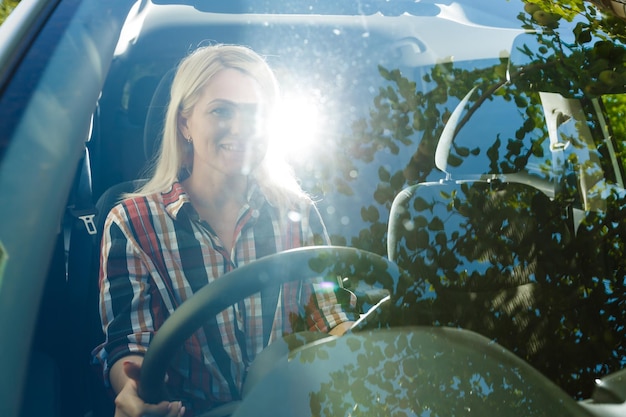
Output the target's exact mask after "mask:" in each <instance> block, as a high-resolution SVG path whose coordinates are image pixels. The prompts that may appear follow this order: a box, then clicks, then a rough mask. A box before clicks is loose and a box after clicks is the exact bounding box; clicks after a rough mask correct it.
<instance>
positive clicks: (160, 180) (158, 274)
mask: <svg viewBox="0 0 626 417" xmlns="http://www.w3.org/2000/svg"><path fill="white" fill-rule="evenodd" d="M277 97H278V92H277V83H276V80H275V77H274V75H273V73H272V71H271V70H270V68H269V67H268V65H267V64H266V62H265V61H264V60H263V59H262V58H261V57H260V56H259V55H257V54H256V53H254V52H253V51H251V50H250V49H248V48H245V47H242V46H235V45H215V46H209V47H204V48H200V49H198V50H196V51H195V52H194V53H192V54H191V55H189V56H188V57H186V58H185V59H183V61H182V62H181V63H180V65H179V67H178V70H177V73H176V76H175V78H174V81H173V84H172V88H171V97H170V103H169V106H168V110H167V113H166V120H165V127H164V134H163V142H162V147H161V151H160V155H159V158H158V160H157V163H156V166H155V169H154V174H153V176H152V177H151V179H150V180H149V181H148V182H147V183H146V184H145V185H144V186H143V187H142V188H141V189H140V190H138V191H137V192H136V193H134V194H132V195H129V196H127V198H126V199H125V200H124V201H122V202H121V203H120V204H118V205H117V206H116V207H114V208H113V210H111V212H110V213H109V215H108V216H107V220H106V223H105V228H104V233H103V241H102V250H101V268H100V281H101V285H100V286H101V298H100V307H101V308H100V309H101V316H102V324H103V329H104V331H105V334H106V341H105V342H104V344H103V345H102V346H100V347H99V348H98V349H97V350H96V356H97V358H98V359H99V360H100V361H101V363H102V364H103V366H104V374H105V380H106V381H107V383H109V384H110V386H111V388H112V389H113V390H114V391H115V393H116V394H117V396H116V401H115V403H116V414H115V415H116V416H141V415H146V414H147V415H166V416H177V415H182V414H183V413H185V410H187V413H186V414H188V415H189V414H191V413H192V412H193V410H202V411H204V410H206V409H210V408H212V407H215V406H217V405H219V404H222V403H227V402H230V401H233V400H236V399H238V398H239V391H240V389H241V384H242V381H243V378H244V377H245V372H246V369H247V367H248V365H249V364H250V362H251V361H252V360H253V359H254V356H255V355H256V354H257V353H259V352H260V351H261V350H262V349H263V348H264V347H265V346H266V345H267V343H271V341H272V340H275V339H276V338H278V337H281V336H282V335H284V334H287V333H290V332H293V331H296V330H302V329H309V330H316V329H317V330H320V331H325V332H330V333H331V334H341V333H343V332H344V331H345V330H346V329H347V328H349V327H350V325H351V321H352V320H354V318H355V317H354V314H353V313H352V312H351V310H352V308H353V307H354V304H355V303H354V299H353V298H350V302H349V304H350V305H348V306H344V305H341V304H340V302H339V301H338V299H337V297H336V295H335V292H334V291H332V290H331V291H328V290H325V289H324V288H323V287H315V286H314V285H311V286H310V287H309V286H305V287H304V288H305V289H304V290H299V289H298V288H299V287H297V286H294V284H285V285H283V286H282V287H281V292H280V295H279V296H277V300H276V302H275V305H276V309H275V311H274V310H273V311H272V315H273V322H272V321H270V322H271V323H272V324H271V328H268V327H269V326H267V325H265V326H264V321H263V320H262V317H261V316H262V313H263V312H262V311H261V305H262V303H261V301H260V295H258V294H257V295H256V296H253V297H251V298H250V299H249V300H248V302H242V303H239V304H238V305H235V306H232V307H231V308H229V309H227V310H225V311H224V312H222V313H221V314H220V315H218V317H217V318H216V319H215V320H213V321H212V322H209V323H208V324H207V325H206V326H204V328H203V329H201V330H199V331H198V332H196V334H194V336H193V337H192V338H191V339H190V340H189V341H187V343H185V349H184V353H183V354H181V355H179V356H178V357H176V358H175V359H174V361H173V364H172V365H171V367H170V369H169V371H168V387H169V388H170V389H171V390H172V392H173V393H174V394H175V395H176V396H177V398H181V399H182V402H179V401H176V402H162V403H160V404H156V405H153V404H145V403H144V402H143V401H142V400H141V399H140V398H139V396H138V395H137V383H138V377H139V370H140V367H141V363H142V358H143V354H144V353H145V352H146V350H147V349H148V346H149V343H150V340H151V338H152V335H153V334H154V332H156V331H157V330H158V328H159V326H160V325H161V324H162V323H163V321H164V320H165V318H166V317H167V316H168V315H169V314H171V313H172V311H174V310H175V309H176V307H177V306H179V305H180V304H181V303H182V302H184V301H185V300H186V299H188V298H189V297H191V295H192V294H193V293H194V292H196V291H197V290H198V289H200V288H201V287H203V286H204V285H206V284H207V283H209V282H211V281H213V280H214V279H217V278H219V277H220V276H221V275H222V274H224V273H226V272H228V271H230V270H232V269H234V268H236V267H238V266H241V265H243V264H246V263H249V262H251V261H254V260H255V259H258V258H260V257H262V256H265V255H269V254H272V253H275V252H279V251H282V250H286V249H291V248H295V247H299V246H304V245H312V244H320V243H327V242H328V237H327V235H326V231H325V228H324V226H323V224H322V222H321V219H320V218H319V215H318V213H317V211H316V209H315V206H314V205H313V203H312V201H311V199H310V198H309V197H308V196H307V195H306V194H305V193H304V192H303V191H302V190H301V189H300V187H299V185H298V183H297V181H296V179H295V178H294V176H293V174H292V173H291V171H290V170H289V169H288V167H287V166H286V164H284V163H281V162H280V161H279V160H278V159H276V158H275V157H273V152H272V149H271V143H270V141H269V138H268V134H267V131H268V128H267V127H268V123H267V118H268V115H269V114H270V112H271V109H272V107H273V105H274V103H275V101H276V100H277ZM294 294H297V296H294ZM278 299H280V302H279V300H278ZM302 300H304V302H303V303H304V305H305V306H304V307H301V305H302V304H300V305H298V302H299V301H302ZM303 309H304V310H305V312H306V314H305V316H304V317H303V318H302V319H301V320H294V319H293V317H294V313H296V312H298V311H302V310H303ZM266 323H267V322H266ZM264 327H265V328H264Z"/></svg>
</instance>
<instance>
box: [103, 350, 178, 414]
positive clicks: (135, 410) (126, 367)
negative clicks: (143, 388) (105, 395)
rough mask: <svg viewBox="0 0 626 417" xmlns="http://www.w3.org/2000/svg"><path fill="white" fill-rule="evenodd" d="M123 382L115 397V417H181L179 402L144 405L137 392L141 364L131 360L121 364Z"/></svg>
mask: <svg viewBox="0 0 626 417" xmlns="http://www.w3.org/2000/svg"><path fill="white" fill-rule="evenodd" d="M122 370H123V373H124V376H125V378H124V379H125V382H124V383H123V386H122V388H121V390H120V391H119V392H118V394H117V397H115V417H148V416H149V417H161V416H163V417H182V416H183V414H184V413H185V407H184V406H183V405H182V403H181V402H180V401H176V402H168V401H161V402H160V403H158V404H146V403H145V402H144V401H143V400H142V399H141V398H140V397H139V393H138V392H139V391H138V388H137V387H138V384H139V375H140V372H141V364H140V363H136V362H134V361H132V360H125V361H123V362H122Z"/></svg>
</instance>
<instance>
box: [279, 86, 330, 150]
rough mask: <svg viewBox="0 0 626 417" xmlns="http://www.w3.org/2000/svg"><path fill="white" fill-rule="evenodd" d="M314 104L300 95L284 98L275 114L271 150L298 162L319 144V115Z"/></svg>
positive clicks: (315, 103) (317, 108) (311, 100)
mask: <svg viewBox="0 0 626 417" xmlns="http://www.w3.org/2000/svg"><path fill="white" fill-rule="evenodd" d="M316 101H317V100H315V98H314V97H306V96H303V95H291V96H286V97H284V98H283V99H282V100H281V102H280V103H279V104H278V105H277V106H276V108H275V110H274V113H273V115H272V117H271V120H270V132H271V138H272V146H274V147H275V150H276V151H277V152H280V153H281V154H282V155H283V156H284V157H285V158H287V159H288V160H290V161H301V160H302V159H303V158H305V157H306V155H308V153H309V152H310V151H312V150H313V148H314V145H315V143H316V141H317V140H318V135H319V132H320V129H319V124H320V122H321V114H320V110H319V107H318V104H317V102H316Z"/></svg>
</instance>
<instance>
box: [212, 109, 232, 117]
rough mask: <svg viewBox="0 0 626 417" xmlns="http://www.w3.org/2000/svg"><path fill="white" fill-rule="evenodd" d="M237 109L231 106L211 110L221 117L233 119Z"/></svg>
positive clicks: (213, 113)
mask: <svg viewBox="0 0 626 417" xmlns="http://www.w3.org/2000/svg"><path fill="white" fill-rule="evenodd" d="M234 113H235V111H234V110H233V109H231V108H230V107H216V108H214V109H213V110H211V114H212V115H214V116H216V117H218V118H220V119H231V118H232V117H233V115H234Z"/></svg>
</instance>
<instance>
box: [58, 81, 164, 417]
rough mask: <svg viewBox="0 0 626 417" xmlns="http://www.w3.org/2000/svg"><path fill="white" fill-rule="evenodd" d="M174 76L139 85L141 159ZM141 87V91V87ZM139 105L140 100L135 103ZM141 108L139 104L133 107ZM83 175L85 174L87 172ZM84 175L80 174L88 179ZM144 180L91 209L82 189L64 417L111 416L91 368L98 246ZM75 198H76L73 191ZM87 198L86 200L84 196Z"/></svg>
mask: <svg viewBox="0 0 626 417" xmlns="http://www.w3.org/2000/svg"><path fill="white" fill-rule="evenodd" d="M172 77H173V71H170V72H168V73H167V74H166V75H165V76H164V77H163V78H162V79H161V81H160V82H159V84H158V85H157V87H156V89H155V90H154V92H149V91H147V90H146V88H147V89H150V86H151V85H153V84H154V83H153V82H152V80H146V81H145V85H144V84H143V83H142V88H143V91H142V93H143V94H151V97H152V98H151V100H150V105H149V106H148V107H147V109H146V111H145V123H144V129H143V131H144V132H143V143H144V144H143V149H144V151H145V160H146V161H151V160H152V159H153V156H154V154H155V152H156V150H157V149H158V147H159V146H160V145H159V144H160V140H161V132H162V129H163V117H164V111H165V108H166V106H167V101H168V100H169V88H170V85H171V81H172ZM144 87H145V88H144ZM138 101H139V100H138ZM138 106H140V107H143V106H144V104H142V103H141V102H139V103H138ZM140 113H141V112H140V111H139V109H137V112H136V114H133V117H134V119H133V120H135V122H138V121H139V120H141V119H142V118H143V117H142V116H141V114H140ZM87 171H88V169H87ZM88 174H89V172H87V173H85V172H83V174H79V175H83V176H88ZM145 181H146V180H145V179H135V180H130V181H125V182H121V183H118V184H115V185H113V186H111V187H109V188H108V189H107V190H105V191H104V192H103V193H102V195H101V196H100V197H99V198H98V200H97V202H96V203H95V204H93V205H92V206H90V203H89V201H86V200H89V198H90V197H91V194H90V193H89V191H85V190H82V191H80V193H82V194H83V195H82V197H81V198H82V199H83V201H82V203H81V205H82V210H80V213H79V214H83V215H84V214H85V213H87V216H92V217H91V219H90V221H89V222H84V223H83V222H81V221H77V222H76V223H75V224H76V225H77V226H76V227H74V230H72V234H71V244H70V249H69V252H68V283H67V294H68V300H67V303H68V310H70V314H68V319H69V321H70V325H69V328H70V331H68V332H67V334H68V339H69V340H68V343H67V346H68V348H69V349H70V350H71V353H70V354H69V355H68V356H69V357H71V358H72V366H71V367H68V369H67V370H64V373H65V375H67V378H68V379H69V380H71V381H72V385H73V387H70V388H68V389H69V390H70V391H71V392H70V393H69V396H71V397H73V398H74V399H75V401H74V405H73V406H72V408H73V409H72V410H69V411H68V412H67V414H66V415H68V416H81V417H82V416H84V415H85V414H87V413H91V415H92V417H105V416H106V417H109V416H111V415H113V408H114V407H113V401H112V398H113V397H112V395H111V393H110V392H108V391H107V390H106V389H105V387H104V384H103V381H102V374H101V370H100V369H99V366H95V365H94V364H93V362H92V361H93V360H92V355H91V352H92V350H93V349H94V348H95V347H96V346H98V345H99V344H100V343H102V342H103V341H104V334H103V332H102V328H101V322H100V313H99V311H98V298H99V285H98V274H99V265H100V241H101V238H102V230H103V227H104V221H105V219H106V216H107V214H108V213H109V211H110V210H111V209H112V208H113V206H115V205H116V204H117V203H118V202H119V201H120V200H121V199H122V197H123V195H124V194H125V193H129V192H132V191H135V190H137V189H138V188H139V187H140V186H141V185H143V184H144V183H145ZM75 193H77V192H76V191H75ZM86 194H88V196H87V197H86V196H85V195H86Z"/></svg>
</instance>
